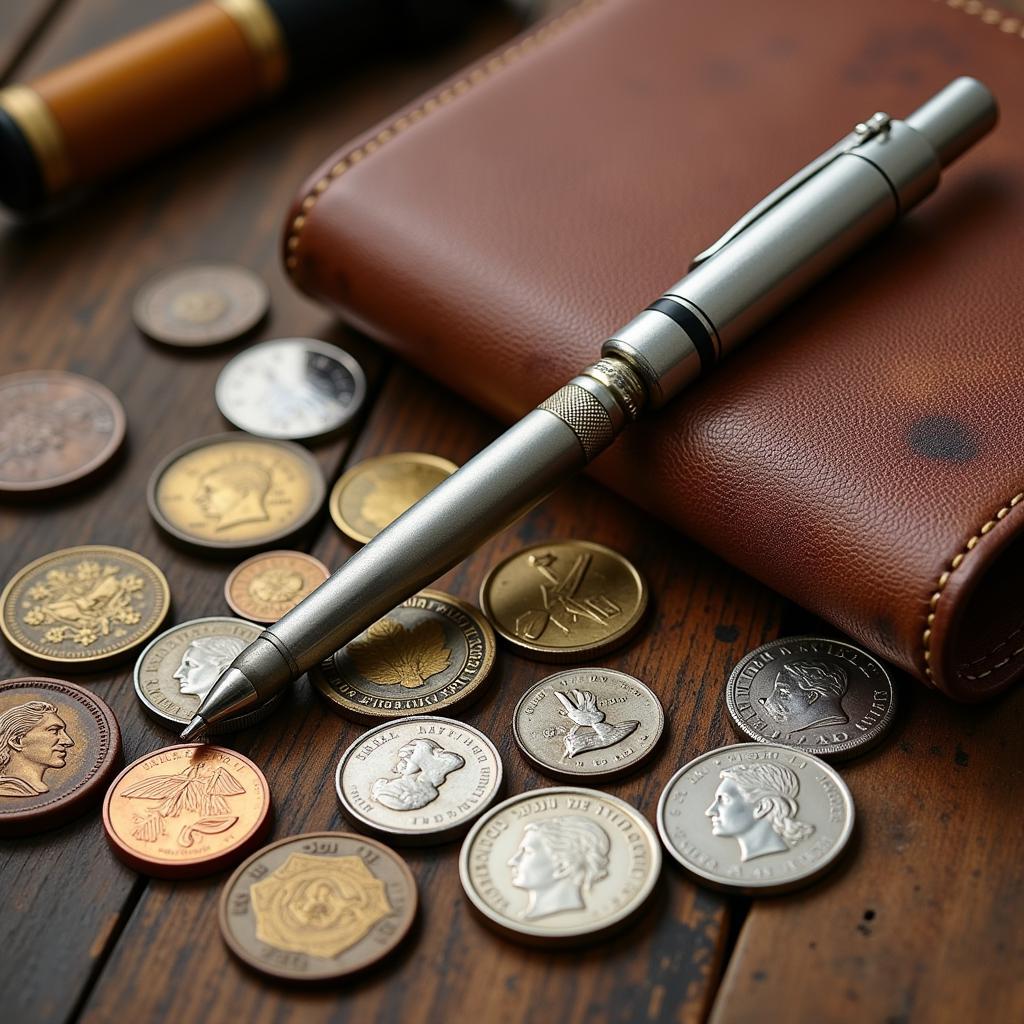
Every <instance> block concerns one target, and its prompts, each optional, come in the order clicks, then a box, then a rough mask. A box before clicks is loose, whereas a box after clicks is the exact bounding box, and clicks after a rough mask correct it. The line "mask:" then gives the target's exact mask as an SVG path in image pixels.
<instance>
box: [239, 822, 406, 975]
mask: <svg viewBox="0 0 1024 1024" xmlns="http://www.w3.org/2000/svg"><path fill="white" fill-rule="evenodd" d="M416 905H417V898H416V881H415V879H414V878H413V876H412V873H411V872H410V871H409V868H408V867H407V866H406V864H405V861H403V860H402V858H401V857H399V856H398V854H397V853H395V852H393V851H392V850H389V849H388V848H387V847H386V846H384V845H383V844H382V843H378V842H376V841H375V840H373V839H369V838H367V837H366V836H359V835H353V834H351V833H346V832H311V833H309V834H307V835H300V836H289V837H288V838H287V839H279V840H278V841H277V842H276V843H271V844H270V845H269V846H265V847H264V848H263V849H262V850H259V851H258V852H257V853H254V854H253V855H252V856H251V857H250V858H249V859H248V860H247V861H245V863H244V864H241V865H239V867H238V869H237V870H236V871H235V873H234V874H233V875H232V876H231V877H230V878H229V879H228V881H227V883H226V884H225V886H224V889H223V890H222V891H221V896H220V912H219V919H220V930H221V935H222V936H223V938H224V942H225V943H226V944H227V946H228V949H230V950H231V952H232V953H234V955H235V956H237V957H238V958H239V959H240V960H241V961H242V962H243V963H245V964H248V965H249V966H250V967H253V968H255V969H256V970H258V971H262V972H263V973H264V974H269V975H272V976H273V977H275V978H283V979H287V980H289V981H325V980H327V979H330V978H341V977H344V976H345V975H347V974H353V973H355V972H356V971H360V970H363V969H364V968H367V967H369V966H370V965H371V964H374V963H377V962H378V961H379V960H382V959H383V958H384V957H386V956H388V955H389V954H390V953H391V952H392V951H393V950H394V949H395V947H396V946H398V944H399V943H400V942H401V941H402V940H403V939H404V938H405V936H406V935H407V934H408V932H409V929H410V928H411V927H412V923H413V920H414V919H415V917H416Z"/></svg>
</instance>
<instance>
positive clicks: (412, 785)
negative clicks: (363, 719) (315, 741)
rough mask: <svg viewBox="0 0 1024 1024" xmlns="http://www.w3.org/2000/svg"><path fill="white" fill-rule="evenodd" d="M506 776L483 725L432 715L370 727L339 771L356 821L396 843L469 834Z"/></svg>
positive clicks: (345, 804)
mask: <svg viewBox="0 0 1024 1024" xmlns="http://www.w3.org/2000/svg"><path fill="white" fill-rule="evenodd" d="M501 781H502V766H501V755H500V754H499V753H498V751H497V749H496V747H495V746H494V744H493V743H492V742H491V741H490V740H489V739H488V738H487V737H486V736H485V735H484V734H483V733H482V732H480V730H479V729H474V728H473V727H472V726H471V725H465V724H464V723H462V722H456V721H454V720H453V719H451V718H435V717H432V716H426V715H424V716H422V717H415V718H402V719H398V720H396V721H394V722H387V723H385V724H384V725H378V726H377V727H376V728H374V729H371V730H370V731H369V732H366V733H363V735H362V736H360V737H359V739H357V740H356V741H355V743H353V744H352V746H350V747H349V748H348V750H346V751H345V753H344V754H343V755H342V757H341V760H340V761H339V762H338V770H337V772H336V773H335V788H336V789H337V791H338V799H339V800H340V801H341V806H342V810H343V811H344V812H345V817H346V818H348V820H349V821H350V822H351V823H352V825H353V827H355V828H357V829H359V831H361V832H372V833H376V834H378V835H380V836H381V838H383V839H384V840H386V841H387V842H392V843H440V842H444V841H445V840H448V839H454V838H455V837H456V836H459V835H462V833H464V832H465V831H466V830H467V829H468V828H469V827H470V825H471V824H472V823H473V822H474V821H475V820H476V819H477V818H478V817H479V816H480V815H481V814H483V812H484V811H486V810H487V808H488V807H489V806H490V805H491V804H492V803H493V802H494V799H495V797H496V796H497V795H498V792H499V790H500V789H501Z"/></svg>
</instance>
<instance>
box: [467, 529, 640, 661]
mask: <svg viewBox="0 0 1024 1024" xmlns="http://www.w3.org/2000/svg"><path fill="white" fill-rule="evenodd" d="M480 606H481V607H482V608H483V610H484V614H485V615H486V616H487V618H488V619H489V620H490V623H491V625H492V626H494V628H495V630H496V631H497V632H498V633H499V634H500V635H501V636H503V637H504V638H505V639H506V640H507V641H508V642H509V643H510V644H512V646H513V647H515V648H516V649H517V650H518V651H519V652H520V653H522V654H525V655H527V656H528V657H531V658H536V659H537V660H538V661H574V660H577V659H582V658H587V659H589V658H591V657H592V656H593V655H595V654H602V653H604V652H605V651H610V650H612V649H613V648H615V647H618V646H620V645H621V644H624V643H625V642H626V641H627V640H628V639H629V638H630V637H631V636H632V635H633V634H634V633H635V632H636V630H637V627H638V626H639V625H640V620H641V619H642V618H643V614H644V609H646V607H647V583H646V582H645V581H644V578H643V576H641V575H640V573H639V572H638V571H637V569H636V567H635V566H634V565H632V563H630V562H629V561H627V560H626V559H625V558H623V557H622V555H620V554H618V553H617V552H615V551H612V550H611V548H606V547H604V545H602V544H594V543H592V542H591V541H585V540H568V541H556V542H554V543H552V544H537V545H534V546H533V547H529V548H524V549H523V550H522V551H519V552H517V553H516V554H514V555H512V556H511V557H510V558H506V559H505V561H503V562H501V563H500V564H499V565H497V566H495V567H494V568H493V569H492V570H491V571H490V572H489V573H488V575H487V578H486V579H485V580H484V582H483V585H482V586H481V587H480Z"/></svg>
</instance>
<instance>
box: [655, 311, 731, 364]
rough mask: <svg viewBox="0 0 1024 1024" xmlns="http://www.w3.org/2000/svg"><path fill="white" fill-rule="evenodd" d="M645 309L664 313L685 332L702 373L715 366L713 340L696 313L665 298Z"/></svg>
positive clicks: (715, 358)
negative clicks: (698, 360)
mask: <svg viewBox="0 0 1024 1024" xmlns="http://www.w3.org/2000/svg"><path fill="white" fill-rule="evenodd" d="M647 308H648V309H653V310H655V311H656V312H658V313H664V314H665V316H667V317H669V318H670V319H672V320H674V321H675V322H676V323H677V324H678V325H679V326H680V327H681V328H682V329H683V330H684V331H686V335H687V337H688V338H689V339H690V341H692V342H693V347H694V348H695V349H696V350H697V355H699V356H700V368H701V372H702V373H703V372H705V371H706V370H708V369H710V368H711V367H712V366H714V365H715V362H716V361H717V357H716V355H715V342H714V339H713V338H712V337H711V335H710V334H709V333H708V330H707V328H706V327H705V326H704V324H703V322H702V321H701V319H700V317H699V316H697V315H696V313H693V312H691V311H690V310H688V309H687V308H686V307H685V306H684V305H683V304H682V303H680V302H673V301H672V299H666V298H661V299H658V300H657V301H656V302H652V303H651V304H650V305H649V306H648V307H647Z"/></svg>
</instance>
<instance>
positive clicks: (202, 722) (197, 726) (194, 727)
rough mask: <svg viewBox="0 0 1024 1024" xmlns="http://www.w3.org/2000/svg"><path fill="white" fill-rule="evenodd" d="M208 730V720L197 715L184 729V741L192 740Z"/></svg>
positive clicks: (182, 734) (182, 731) (182, 732)
mask: <svg viewBox="0 0 1024 1024" xmlns="http://www.w3.org/2000/svg"><path fill="white" fill-rule="evenodd" d="M205 728H206V719H205V718H203V716H202V715H196V716H195V718H193V719H192V721H191V722H189V723H188V725H186V726H185V728H184V729H182V730H181V738H182V739H183V740H191V739H194V738H195V737H196V736H198V735H199V734H200V733H201V732H202V731H203V730H204V729H205Z"/></svg>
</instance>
